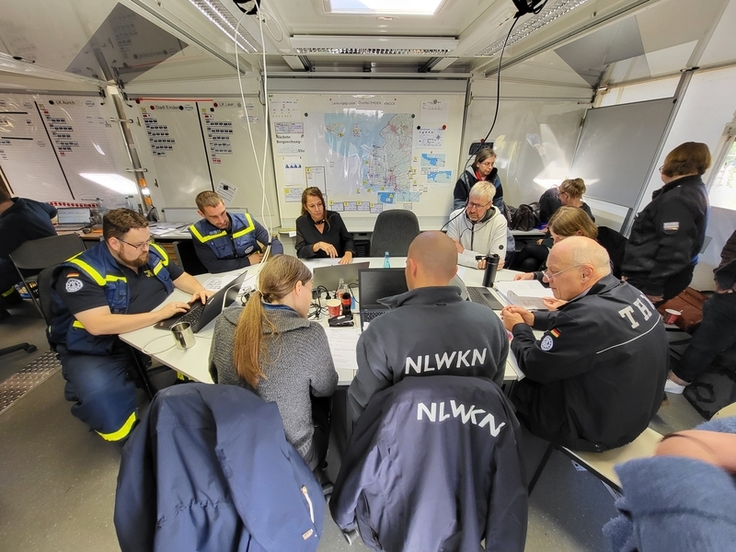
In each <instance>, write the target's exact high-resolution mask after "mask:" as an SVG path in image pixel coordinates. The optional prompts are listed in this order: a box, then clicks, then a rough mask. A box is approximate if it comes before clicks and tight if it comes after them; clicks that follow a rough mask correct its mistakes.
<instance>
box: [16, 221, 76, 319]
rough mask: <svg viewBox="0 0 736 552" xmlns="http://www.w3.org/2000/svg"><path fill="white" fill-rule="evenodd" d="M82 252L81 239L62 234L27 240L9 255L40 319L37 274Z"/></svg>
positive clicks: (72, 235)
mask: <svg viewBox="0 0 736 552" xmlns="http://www.w3.org/2000/svg"><path fill="white" fill-rule="evenodd" d="M84 250H85V247H84V242H83V241H82V238H80V237H79V236H77V235H76V234H64V235H63V236H49V237H48V238H41V239H38V240H28V241H27V242H25V243H23V245H21V246H20V247H19V248H18V249H16V250H15V251H13V252H12V253H11V254H10V260H11V261H13V264H14V265H15V268H16V270H17V271H18V275H19V276H20V280H21V281H22V282H23V285H24V286H25V287H26V291H28V294H29V295H30V296H31V300H32V301H33V304H34V305H35V306H36V309H38V312H39V314H41V316H42V317H43V316H44V314H43V310H42V308H41V304H40V302H39V300H38V288H37V280H38V274H39V273H40V272H41V271H42V270H43V269H44V268H48V267H50V266H54V265H57V264H59V263H63V262H64V261H66V260H67V259H68V258H69V257H72V256H74V255H76V254H77V253H81V252H82V251H84ZM44 319H45V317H44ZM47 323H48V320H47Z"/></svg>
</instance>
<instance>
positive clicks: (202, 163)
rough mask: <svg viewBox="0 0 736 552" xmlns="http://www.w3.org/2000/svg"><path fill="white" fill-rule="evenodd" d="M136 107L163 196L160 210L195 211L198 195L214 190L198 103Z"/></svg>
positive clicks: (146, 103)
mask: <svg viewBox="0 0 736 552" xmlns="http://www.w3.org/2000/svg"><path fill="white" fill-rule="evenodd" d="M137 103H138V104H139V110H140V114H141V121H142V123H143V125H144V126H145V128H146V134H147V136H148V146H149V147H150V149H151V154H152V155H153V165H154V169H155V172H156V176H157V180H158V184H159V189H160V191H161V195H162V196H163V201H164V204H163V205H162V206H160V208H163V209H167V208H189V209H191V208H193V207H194V206H195V205H194V198H195V197H196V195H197V194H198V193H199V192H202V191H204V190H212V179H211V178H210V170H209V165H208V163H207V153H206V152H205V149H204V142H203V140H202V129H201V127H200V122H199V115H198V114H197V104H196V102H193V101H190V102H178V101H177V102H165V101H161V100H150V101H149V100H146V101H143V100H140V101H139V102H137Z"/></svg>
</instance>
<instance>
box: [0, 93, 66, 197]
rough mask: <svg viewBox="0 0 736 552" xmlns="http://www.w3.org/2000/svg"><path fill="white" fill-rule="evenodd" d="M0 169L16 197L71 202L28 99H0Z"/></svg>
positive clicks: (51, 151) (38, 117) (36, 111)
mask: <svg viewBox="0 0 736 552" xmlns="http://www.w3.org/2000/svg"><path fill="white" fill-rule="evenodd" d="M0 166H2V169H3V172H4V173H5V177H6V178H7V179H8V182H9V183H10V187H11V188H12V190H13V192H14V193H15V194H16V195H19V196H23V197H28V198H31V199H35V200H36V201H66V200H71V199H74V198H73V197H72V192H71V189H70V188H69V185H68V184H67V181H66V178H65V177H64V173H63V172H62V170H61V166H60V165H59V161H58V159H57V158H56V155H55V153H54V146H53V145H52V144H51V140H50V139H49V137H48V135H47V134H46V130H45V128H44V125H43V122H42V120H41V116H40V114H39V112H38V108H37V106H36V103H35V102H34V101H33V98H31V97H30V96H23V95H8V96H2V97H0Z"/></svg>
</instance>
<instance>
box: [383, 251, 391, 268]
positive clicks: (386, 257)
mask: <svg viewBox="0 0 736 552" xmlns="http://www.w3.org/2000/svg"><path fill="white" fill-rule="evenodd" d="M383 268H391V257H390V256H389V254H388V251H386V252H385V253H384V254H383Z"/></svg>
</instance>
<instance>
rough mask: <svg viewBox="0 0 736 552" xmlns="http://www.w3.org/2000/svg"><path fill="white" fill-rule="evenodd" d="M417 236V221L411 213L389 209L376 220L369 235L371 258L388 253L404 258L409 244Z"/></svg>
mask: <svg viewBox="0 0 736 552" xmlns="http://www.w3.org/2000/svg"><path fill="white" fill-rule="evenodd" d="M418 235H419V221H418V220H417V216H416V215H415V214H414V213H413V212H412V211H407V210H405V209H391V210H390V211H383V212H381V213H380V214H379V215H378V217H377V218H376V224H375V225H374V227H373V234H372V235H371V257H382V256H383V254H384V253H385V252H386V251H388V253H389V255H392V256H394V257H406V254H407V253H408V252H409V244H410V243H411V242H412V240H413V239H414V238H416V237H417V236H418Z"/></svg>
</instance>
